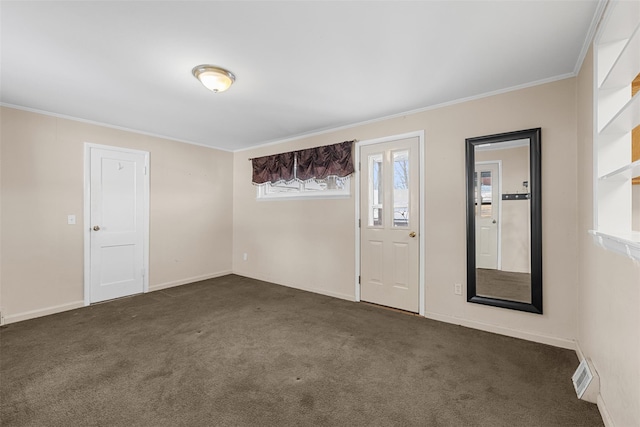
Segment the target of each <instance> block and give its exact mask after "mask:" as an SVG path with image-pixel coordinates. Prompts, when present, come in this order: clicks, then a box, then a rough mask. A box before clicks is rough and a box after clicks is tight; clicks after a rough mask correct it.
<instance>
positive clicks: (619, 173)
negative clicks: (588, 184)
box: [600, 160, 640, 181]
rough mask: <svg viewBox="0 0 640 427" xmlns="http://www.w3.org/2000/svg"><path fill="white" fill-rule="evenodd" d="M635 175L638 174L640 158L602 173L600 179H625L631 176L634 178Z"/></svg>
mask: <svg viewBox="0 0 640 427" xmlns="http://www.w3.org/2000/svg"><path fill="white" fill-rule="evenodd" d="M636 176H640V160H636V161H635V162H633V163H629V164H628V165H625V166H623V167H621V168H619V169H616V170H614V171H613V172H609V173H608V174H605V175H602V176H601V177H600V180H601V181H604V180H605V179H606V180H608V181H609V180H616V181H627V180H630V179H631V178H635V177H636Z"/></svg>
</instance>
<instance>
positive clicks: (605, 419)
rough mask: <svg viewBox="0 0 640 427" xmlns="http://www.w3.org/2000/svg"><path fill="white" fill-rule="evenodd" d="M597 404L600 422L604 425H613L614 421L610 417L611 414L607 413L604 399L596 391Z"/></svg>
mask: <svg viewBox="0 0 640 427" xmlns="http://www.w3.org/2000/svg"><path fill="white" fill-rule="evenodd" d="M596 404H597V405H598V410H599V411H600V416H601V417H602V422H603V423H604V425H605V427H615V423H614V422H613V419H612V418H611V414H609V410H608V409H607V405H606V404H605V403H604V399H602V395H601V394H600V393H598V401H597V403H596Z"/></svg>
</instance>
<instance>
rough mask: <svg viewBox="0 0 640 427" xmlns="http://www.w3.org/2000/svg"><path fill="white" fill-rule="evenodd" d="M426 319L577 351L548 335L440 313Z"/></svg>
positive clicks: (574, 347) (572, 344)
mask: <svg viewBox="0 0 640 427" xmlns="http://www.w3.org/2000/svg"><path fill="white" fill-rule="evenodd" d="M424 317H426V318H427V319H432V320H438V321H440V322H445V323H452V324H454V325H461V326H464V327H467V328H472V329H479V330H481V331H485V332H492V333H494V334H499V335H506V336H508V337H513V338H520V339H523V340H527V341H533V342H538V343H541V344H548V345H552V346H554V347H560V348H565V349H568V350H575V349H576V343H575V341H573V340H570V339H565V338H558V337H552V336H548V335H541V334H536V333H533V332H528V331H521V330H518V329H511V328H506V327H504V326H497V325H492V324H489V323H483V322H478V321H475V320H468V319H461V318H459V317H453V316H447V315H445V314H438V313H429V312H427V313H425V315H424Z"/></svg>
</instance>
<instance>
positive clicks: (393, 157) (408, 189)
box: [359, 136, 423, 312]
mask: <svg viewBox="0 0 640 427" xmlns="http://www.w3.org/2000/svg"><path fill="white" fill-rule="evenodd" d="M420 156H421V154H420V144H419V137H417V136H415V137H410V138H399V139H396V140H391V141H389V142H380V143H376V144H370V145H362V146H360V147H359V163H360V180H359V183H360V184H359V185H360V188H359V195H360V206H359V212H360V219H361V223H360V224H361V226H360V242H359V247H360V276H361V277H360V300H362V301H367V302H372V303H376V304H380V305H385V306H389V307H394V308H399V309H402V310H407V311H411V312H421V311H423V310H422V304H421V298H422V296H421V294H422V293H421V286H420V285H421V280H420V279H421V269H420V246H421V245H420V242H421V239H420V237H419V236H420V231H421V222H422V219H421V215H420V214H421V212H420V192H419V190H420V177H421V174H420V167H419V165H420Z"/></svg>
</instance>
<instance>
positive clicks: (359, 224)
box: [358, 219, 362, 228]
mask: <svg viewBox="0 0 640 427" xmlns="http://www.w3.org/2000/svg"><path fill="white" fill-rule="evenodd" d="M358 228H362V220H361V219H358Z"/></svg>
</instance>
